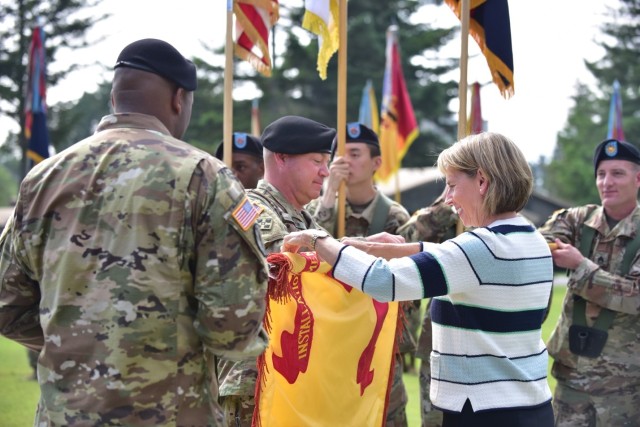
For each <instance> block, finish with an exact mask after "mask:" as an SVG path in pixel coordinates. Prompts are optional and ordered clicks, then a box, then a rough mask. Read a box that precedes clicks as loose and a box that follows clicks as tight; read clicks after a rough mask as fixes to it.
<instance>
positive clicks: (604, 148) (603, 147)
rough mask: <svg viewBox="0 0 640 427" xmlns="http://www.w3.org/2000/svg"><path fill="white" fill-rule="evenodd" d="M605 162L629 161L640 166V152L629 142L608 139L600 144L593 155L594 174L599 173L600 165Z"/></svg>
mask: <svg viewBox="0 0 640 427" xmlns="http://www.w3.org/2000/svg"><path fill="white" fill-rule="evenodd" d="M603 160H628V161H630V162H633V163H637V164H640V150H638V149H637V148H636V146H635V145H633V144H629V143H628V142H624V141H618V140H617V139H607V140H605V141H602V142H601V143H600V144H598V146H597V147H596V150H595V153H594V154H593V168H594V172H597V170H598V164H600V162H601V161H603Z"/></svg>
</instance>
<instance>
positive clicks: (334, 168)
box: [327, 157, 349, 193]
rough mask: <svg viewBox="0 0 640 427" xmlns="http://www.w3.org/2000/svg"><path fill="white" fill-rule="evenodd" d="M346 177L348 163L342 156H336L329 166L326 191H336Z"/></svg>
mask: <svg viewBox="0 0 640 427" xmlns="http://www.w3.org/2000/svg"><path fill="white" fill-rule="evenodd" d="M347 178H349V163H348V162H347V160H346V159H345V158H344V157H336V158H335V159H333V161H332V162H331V166H329V178H328V181H327V191H332V192H333V193H335V192H337V191H338V188H340V183H341V182H342V181H346V180H347Z"/></svg>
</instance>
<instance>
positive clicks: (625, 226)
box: [540, 205, 640, 393]
mask: <svg viewBox="0 0 640 427" xmlns="http://www.w3.org/2000/svg"><path fill="white" fill-rule="evenodd" d="M583 223H584V224H585V226H587V227H591V228H593V229H595V230H596V233H595V237H594V242H595V243H594V246H593V249H592V253H591V255H590V256H589V258H588V259H587V258H585V259H584V260H583V262H582V263H581V264H580V266H578V268H577V269H575V270H573V271H571V274H570V276H569V282H568V284H567V294H566V297H565V300H564V305H563V309H562V313H561V315H560V319H559V321H558V324H557V326H556V328H555V330H554V331H553V334H552V336H551V338H550V340H549V343H548V347H549V354H550V355H551V356H552V357H553V358H554V359H555V361H556V362H557V363H559V364H561V365H562V367H564V368H567V369H563V368H562V367H560V366H559V368H560V370H561V371H562V374H561V375H563V376H566V378H563V379H565V380H567V381H568V382H569V385H570V386H571V387H573V388H575V389H577V390H583V391H586V392H603V393H606V392H608V391H613V390H619V389H620V387H621V386H622V385H629V384H631V385H635V386H636V387H638V386H640V357H638V355H639V354H640V339H639V337H640V316H639V314H640V292H639V284H640V251H638V253H637V254H635V256H634V257H633V262H632V264H631V267H630V270H629V272H628V273H627V274H626V275H624V276H622V275H621V272H620V267H621V262H622V259H623V256H624V252H625V248H626V244H627V242H629V241H630V240H631V239H633V238H634V237H635V236H636V234H637V233H639V232H640V207H636V209H634V211H633V212H632V213H631V214H630V215H629V216H628V217H626V218H624V219H623V220H621V221H620V222H618V224H617V225H616V226H615V227H614V228H613V229H612V230H611V229H609V226H608V224H607V220H606V218H605V215H604V211H603V209H602V208H601V207H600V206H596V205H587V206H582V207H578V208H571V209H562V210H559V211H557V212H555V213H554V214H553V215H552V216H551V218H550V219H549V220H548V221H547V222H546V223H545V224H544V225H543V226H542V227H541V228H540V231H541V232H542V234H543V235H544V236H545V237H546V238H547V240H552V239H553V238H559V239H560V240H562V241H563V242H566V243H570V244H572V245H573V246H575V247H577V248H580V241H581V237H582V235H581V234H582V224H583ZM574 295H579V296H581V297H582V298H584V299H585V300H586V301H587V309H586V311H587V313H586V314H587V324H588V325H589V326H591V325H592V324H593V322H594V321H595V319H596V318H597V316H598V314H599V313H600V311H601V309H602V307H606V308H608V309H610V310H613V311H614V312H615V318H614V321H613V324H612V325H611V327H610V328H609V330H608V334H609V336H608V339H607V342H606V344H605V348H604V350H603V352H602V354H601V355H600V356H599V357H597V358H587V357H580V356H577V355H575V354H573V353H571V351H570V350H569V339H568V331H569V326H571V324H572V316H573V307H574V298H573V296H574ZM554 373H555V371H554Z"/></svg>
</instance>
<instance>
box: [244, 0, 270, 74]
mask: <svg viewBox="0 0 640 427" xmlns="http://www.w3.org/2000/svg"><path fill="white" fill-rule="evenodd" d="M233 12H234V13H235V15H236V44H235V53H236V56H238V57H239V58H242V59H244V60H246V61H248V62H249V63H250V64H251V65H253V67H254V68H255V69H256V70H257V71H258V72H259V73H261V74H262V75H264V76H267V77H269V76H271V68H272V66H271V57H270V56H269V31H270V30H271V27H273V25H274V24H275V23H276V21H277V20H278V0H234V5H233Z"/></svg>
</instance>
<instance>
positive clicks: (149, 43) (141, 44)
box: [113, 39, 198, 92]
mask: <svg viewBox="0 0 640 427" xmlns="http://www.w3.org/2000/svg"><path fill="white" fill-rule="evenodd" d="M119 67H127V68H135V69H137V70H142V71H147V72H149V73H153V74H157V75H159V76H162V77H164V78H165V79H167V80H170V81H172V82H173V83H175V84H177V85H178V86H179V87H181V88H183V89H186V90H188V91H191V92H193V91H194V90H196V88H197V87H198V81H197V79H196V66H195V65H194V64H193V62H191V61H189V60H188V59H187V58H185V57H184V56H182V54H181V53H180V52H178V50H177V49H176V48H175V47H173V46H171V45H170V44H169V43H167V42H165V41H162V40H158V39H142V40H138V41H135V42H133V43H131V44H130V45H128V46H127V47H125V48H124V49H122V52H120V55H118V59H117V61H116V65H115V66H114V67H113V68H114V69H116V68H119Z"/></svg>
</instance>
